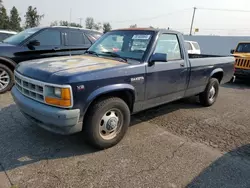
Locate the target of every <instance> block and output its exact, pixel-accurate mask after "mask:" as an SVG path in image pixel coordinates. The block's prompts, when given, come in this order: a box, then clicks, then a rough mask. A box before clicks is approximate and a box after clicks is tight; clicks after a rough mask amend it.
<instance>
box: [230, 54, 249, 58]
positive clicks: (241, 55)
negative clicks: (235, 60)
mask: <svg viewBox="0 0 250 188" xmlns="http://www.w3.org/2000/svg"><path fill="white" fill-rule="evenodd" d="M233 56H234V57H243V58H244V57H250V53H234V54H233Z"/></svg>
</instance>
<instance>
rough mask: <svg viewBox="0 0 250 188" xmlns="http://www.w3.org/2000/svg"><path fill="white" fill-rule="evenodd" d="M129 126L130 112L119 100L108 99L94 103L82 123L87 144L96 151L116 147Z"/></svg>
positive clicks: (115, 98)
mask: <svg viewBox="0 0 250 188" xmlns="http://www.w3.org/2000/svg"><path fill="white" fill-rule="evenodd" d="M129 124H130V110H129V108H128V105H127V104H126V103H125V102H124V101H123V100H122V99H120V98H117V97H108V98H105V99H102V100H99V101H97V102H95V103H94V104H93V105H92V106H91V107H90V110H89V111H88V113H87V114H86V121H84V125H83V128H84V134H85V138H86V139H87V142H88V143H89V144H91V145H93V146H94V147H96V148H98V149H106V148H109V147H112V146H114V145H116V144H117V143H118V142H120V140H121V139H122V138H123V137H124V135H125V133H126V131H127V129H128V127H129Z"/></svg>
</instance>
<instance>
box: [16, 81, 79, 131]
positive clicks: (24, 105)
mask: <svg viewBox="0 0 250 188" xmlns="http://www.w3.org/2000/svg"><path fill="white" fill-rule="evenodd" d="M11 94H12V97H13V99H14V101H15V103H16V104H17V106H18V107H19V109H20V111H21V112H22V113H23V114H24V115H25V117H26V118H27V119H28V120H30V121H31V122H33V123H34V124H36V125H38V126H40V127H42V128H44V129H46V130H48V131H50V132H54V133H57V134H63V135H68V134H73V133H77V132H80V131H81V130H82V122H81V121H79V119H80V110H79V109H72V110H67V109H61V108H57V107H52V106H49V105H46V104H42V103H39V102H37V101H34V100H32V99H29V98H28V97H25V96H23V95H22V94H21V93H20V92H19V91H18V90H17V89H16V87H15V86H14V87H13V88H12V90H11Z"/></svg>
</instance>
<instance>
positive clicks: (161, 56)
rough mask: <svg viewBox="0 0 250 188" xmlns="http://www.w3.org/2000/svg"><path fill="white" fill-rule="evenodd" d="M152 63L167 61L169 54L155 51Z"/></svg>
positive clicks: (151, 59)
mask: <svg viewBox="0 0 250 188" xmlns="http://www.w3.org/2000/svg"><path fill="white" fill-rule="evenodd" d="M149 62H150V63H151V64H154V63H155V62H167V54H164V53H154V54H153V55H152V56H151V58H150V61H149Z"/></svg>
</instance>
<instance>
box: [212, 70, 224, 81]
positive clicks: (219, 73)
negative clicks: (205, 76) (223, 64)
mask: <svg viewBox="0 0 250 188" xmlns="http://www.w3.org/2000/svg"><path fill="white" fill-rule="evenodd" d="M211 78H216V79H217V80H218V81H219V83H220V82H221V80H222V78H223V72H216V73H214V74H213V75H212V76H211Z"/></svg>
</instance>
